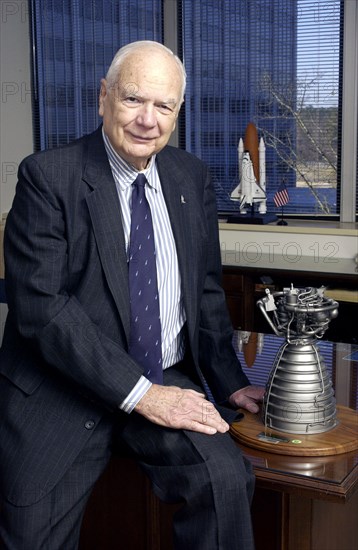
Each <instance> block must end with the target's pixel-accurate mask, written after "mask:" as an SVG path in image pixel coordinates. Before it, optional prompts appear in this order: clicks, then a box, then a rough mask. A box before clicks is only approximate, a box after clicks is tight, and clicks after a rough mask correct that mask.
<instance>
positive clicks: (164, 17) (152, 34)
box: [31, 0, 358, 221]
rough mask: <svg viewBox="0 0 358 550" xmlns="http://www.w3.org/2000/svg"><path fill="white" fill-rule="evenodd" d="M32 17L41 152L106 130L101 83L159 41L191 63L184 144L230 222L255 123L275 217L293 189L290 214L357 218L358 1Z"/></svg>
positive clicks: (40, 12) (130, 0)
mask: <svg viewBox="0 0 358 550" xmlns="http://www.w3.org/2000/svg"><path fill="white" fill-rule="evenodd" d="M31 6H32V21H33V44H34V79H33V80H34V105H35V117H34V120H35V125H36V126H37V132H36V141H37V147H38V148H41V149H43V148H47V147H53V146H56V145H59V144H62V143H67V142H69V141H71V140H72V139H74V138H76V137H79V136H81V135H83V134H85V133H88V132H91V131H92V130H93V129H94V128H96V126H97V125H98V123H99V122H100V120H99V118H98V116H97V97H98V92H99V82H100V78H101V77H102V76H104V74H105V72H106V70H107V68H108V65H109V63H110V61H111V59H112V57H113V54H114V53H115V51H116V50H117V49H118V48H119V47H120V46H122V45H123V44H125V43H127V42H129V41H133V40H138V39H152V40H158V41H159V42H165V43H166V44H168V46H169V47H171V48H172V49H174V50H175V49H176V47H177V46H178V47H177V49H178V53H179V55H180V56H181V57H182V58H183V60H184V62H185V66H186V70H187V73H188V87H187V93H186V98H185V104H184V107H183V109H182V113H181V116H180V120H179V124H178V131H177V135H178V138H177V143H178V145H179V146H180V147H182V148H185V149H187V150H188V151H191V152H192V153H194V154H195V155H197V156H198V157H199V158H202V159H203V160H204V161H205V162H206V163H207V164H208V165H209V167H210V169H211V172H212V174H213V178H214V184H215V187H216V193H217V202H218V209H219V211H221V212H223V213H225V212H237V211H238V203H237V202H233V201H232V200H231V199H230V194H231V192H232V191H233V190H234V188H235V187H236V186H237V185H238V183H239V166H238V164H239V163H238V151H237V148H238V143H239V140H240V138H244V135H245V129H246V126H247V124H248V123H249V122H253V123H254V124H255V126H256V127H257V130H258V135H259V138H261V137H262V138H263V140H264V142H265V148H266V152H265V173H266V186H267V208H268V210H269V211H271V212H273V213H275V214H279V213H280V212H278V209H277V208H276V207H275V206H274V203H273V196H274V193H275V192H276V190H277V189H278V187H279V186H280V184H281V183H282V182H284V183H285V185H286V187H287V189H288V192H289V203H288V204H287V205H285V207H284V210H285V215H290V214H291V215H294V216H298V215H304V216H323V217H336V218H338V217H339V216H341V220H342V221H354V220H355V219H356V218H355V216H356V212H357V205H358V193H356V188H357V162H356V158H357V141H358V140H357V96H358V90H357V82H358V77H357V64H358V52H357V43H358V40H357V34H358V31H357V20H358V5H357V3H356V2H351V1H350V0H240V2H238V1H237V0H225V2H219V1H217V0H215V1H213V0H200V2H199V1H198V2H193V0H171V1H170V2H168V1H167V2H166V1H164V0H121V1H119V0H87V1H85V0H71V1H70V0H46V1H45V0H31ZM348 12H349V13H348ZM346 13H348V16H346ZM347 36H348V37H350V38H349V40H348V42H347ZM343 46H344V48H343ZM347 58H348V61H345V60H347ZM344 83H345V86H344ZM342 121H343V122H342ZM347 129H348V130H347ZM341 182H342V183H341ZM353 205H355V206H356V208H354V206H353Z"/></svg>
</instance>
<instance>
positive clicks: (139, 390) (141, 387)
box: [119, 376, 152, 414]
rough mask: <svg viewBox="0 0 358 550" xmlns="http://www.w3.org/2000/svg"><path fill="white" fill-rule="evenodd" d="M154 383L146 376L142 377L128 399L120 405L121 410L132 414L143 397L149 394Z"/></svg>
mask: <svg viewBox="0 0 358 550" xmlns="http://www.w3.org/2000/svg"><path fill="white" fill-rule="evenodd" d="M151 385H152V383H151V382H150V381H149V380H148V378H146V377H145V376H141V377H140V378H139V380H138V382H137V383H136V385H135V386H134V388H133V389H132V391H131V392H130V393H129V394H128V395H127V397H126V398H125V399H124V400H123V401H122V403H121V404H120V405H119V408H120V409H121V410H122V411H124V412H126V413H128V414H129V413H131V412H132V411H133V409H134V407H135V406H136V405H137V403H139V401H140V400H141V399H142V397H143V396H144V395H145V394H146V393H147V391H148V390H149V388H150V387H151Z"/></svg>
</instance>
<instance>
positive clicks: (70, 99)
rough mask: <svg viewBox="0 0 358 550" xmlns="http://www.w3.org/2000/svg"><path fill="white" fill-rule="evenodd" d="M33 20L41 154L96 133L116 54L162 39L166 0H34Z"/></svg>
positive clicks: (35, 98) (35, 93) (35, 120)
mask: <svg viewBox="0 0 358 550" xmlns="http://www.w3.org/2000/svg"><path fill="white" fill-rule="evenodd" d="M31 20H32V41H33V88H34V123H35V128H36V130H35V134H36V135H35V141H36V147H37V149H45V148H48V147H54V146H57V145H61V144H64V143H68V142H70V141H72V140H73V139H75V138H78V137H80V136H82V135H84V134H86V133H89V132H91V131H93V130H94V129H95V128H96V127H97V126H98V124H99V122H100V119H99V117H98V114H97V111H98V107H97V105H98V94H99V88H100V79H101V78H102V77H104V76H105V74H106V72H107V69H108V67H109V64H110V62H111V60H112V58H113V55H114V54H115V52H116V51H117V50H118V49H119V48H120V47H121V46H123V45H125V44H126V43H128V42H132V41H134V40H145V39H148V40H157V41H159V42H161V41H162V35H163V28H162V27H163V16H162V2H161V0H121V1H120V2H119V1H118V2H117V1H114V0H31Z"/></svg>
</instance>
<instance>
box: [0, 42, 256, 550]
mask: <svg viewBox="0 0 358 550" xmlns="http://www.w3.org/2000/svg"><path fill="white" fill-rule="evenodd" d="M184 90H185V71H184V68H183V66H182V64H181V62H180V60H179V59H178V58H177V57H176V56H174V55H173V53H172V52H171V51H170V50H168V49H167V48H165V47H164V46H162V45H161V44H159V43H156V42H149V41H144V42H135V43H132V44H129V45H127V46H125V47H124V48H122V49H121V50H119V52H118V53H117V54H116V56H115V58H114V60H113V62H112V64H111V66H110V68H109V71H108V73H107V76H106V79H103V80H102V82H101V90H100V97H99V113H100V115H101V116H102V118H103V126H101V127H100V128H99V129H98V130H97V131H95V132H94V133H93V134H91V135H89V136H86V137H84V138H82V139H80V140H77V141H75V142H74V143H72V144H70V145H68V146H65V147H62V148H58V149H54V150H50V151H46V152H41V153H37V154H34V155H32V156H30V157H28V158H27V159H25V161H23V163H22V164H21V166H20V169H19V181H18V186H17V191H16V196H15V199H14V203H13V207H12V209H11V212H10V214H9V216H8V220H7V223H6V236H5V259H6V292H7V297H8V303H9V314H8V318H7V322H6V327H5V333H4V340H3V346H2V349H1V355H0V359H1V367H0V394H1V402H0V468H1V486H0V490H1V495H2V503H1V506H0V509H1V519H0V534H1V537H2V539H3V544H4V547H5V548H6V549H11V550H21V549H23V550H29V549H31V550H37V549H38V550H39V549H40V548H41V549H42V548H48V549H49V550H72V549H75V548H77V546H78V539H79V533H80V525H81V518H82V515H83V512H84V509H85V505H86V502H87V499H88V497H89V494H90V491H91V489H92V488H93V485H94V483H95V482H96V480H97V479H98V477H99V476H100V474H101V473H102V472H103V470H104V468H105V467H106V464H107V463H108V460H109V458H110V455H111V452H112V449H113V446H115V444H116V443H117V442H118V441H120V442H121V444H122V445H125V446H126V448H127V449H128V452H130V453H131V455H132V456H133V457H134V458H135V459H136V460H137V461H138V462H139V463H140V464H141V466H142V467H143V469H144V470H145V472H146V473H147V475H148V476H149V478H150V479H151V481H152V484H153V488H154V491H155V492H156V494H157V495H158V496H159V497H160V498H162V499H164V500H170V501H173V500H174V501H175V500H177V501H182V502H184V505H183V507H182V508H181V509H180V511H179V513H178V515H177V517H176V520H175V523H174V540H175V547H176V548H177V549H181V548H192V549H195V550H200V549H203V550H211V549H227V550H232V549H233V548H245V550H249V549H250V548H253V539H252V530H251V522H250V500H251V498H252V494H253V485H254V479H253V475H252V472H251V468H250V465H249V464H247V463H246V462H245V460H244V458H243V457H242V455H241V453H240V450H239V449H238V448H237V446H236V445H235V444H234V443H233V441H232V440H231V438H230V435H229V434H228V430H229V423H230V422H231V421H232V420H233V418H234V417H235V414H236V412H235V409H236V408H237V407H243V408H246V409H248V410H250V411H252V412H257V410H258V404H257V403H258V402H259V401H260V400H261V399H262V395H263V391H262V389H261V388H255V387H253V386H250V384H249V381H248V380H247V378H246V376H245V374H244V373H243V371H242V369H241V366H240V363H239V362H238V360H237V357H236V355H235V353H234V350H233V348H232V345H231V339H232V330H231V325H230V320H229V317H228V313H227V310H226V306H225V296H224V293H223V291H222V288H221V286H220V271H221V265H220V250H219V242H218V227H217V225H218V224H217V214H216V207H215V194H214V190H213V186H212V183H211V180H210V176H209V173H208V170H207V168H206V166H205V165H204V164H203V163H202V162H201V161H200V160H198V159H197V158H195V157H193V156H192V155H190V154H188V153H186V152H184V151H181V150H179V149H176V148H172V147H169V146H168V145H167V143H168V140H169V137H170V135H171V133H172V132H173V130H174V128H175V124H176V120H177V117H178V113H179V110H180V106H181V104H182V102H183V96H184ZM119 521H120V519H119Z"/></svg>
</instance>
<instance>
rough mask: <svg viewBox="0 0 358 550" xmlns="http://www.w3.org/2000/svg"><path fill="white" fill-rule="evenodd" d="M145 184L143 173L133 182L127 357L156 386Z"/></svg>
mask: <svg viewBox="0 0 358 550" xmlns="http://www.w3.org/2000/svg"><path fill="white" fill-rule="evenodd" d="M146 183H147V180H146V177H145V176H144V174H139V175H138V176H137V178H136V180H135V181H134V183H133V192H132V217H131V232H130V244H129V293H130V307H131V325H130V339H129V354H130V355H131V356H132V357H133V359H135V360H136V361H138V363H139V364H140V365H141V366H142V367H143V368H144V372H143V374H144V376H146V377H147V378H148V379H149V380H150V381H151V382H154V383H155V384H162V383H163V368H162V344H161V325H160V312H159V294H158V284H157V269H156V258H155V245H154V231H153V223H152V216H151V213H150V207H149V204H148V201H147V199H146V196H145V191H144V187H145V184H146Z"/></svg>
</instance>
